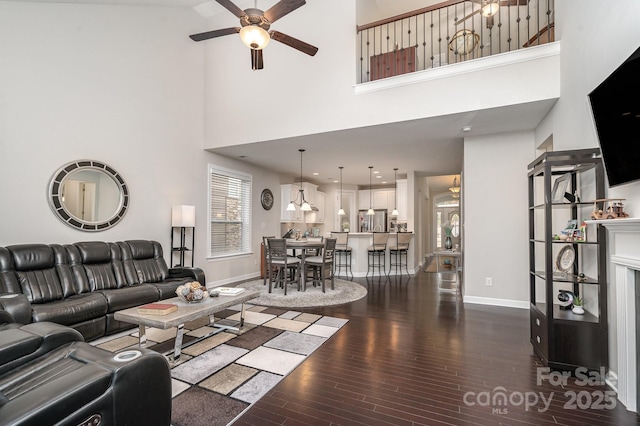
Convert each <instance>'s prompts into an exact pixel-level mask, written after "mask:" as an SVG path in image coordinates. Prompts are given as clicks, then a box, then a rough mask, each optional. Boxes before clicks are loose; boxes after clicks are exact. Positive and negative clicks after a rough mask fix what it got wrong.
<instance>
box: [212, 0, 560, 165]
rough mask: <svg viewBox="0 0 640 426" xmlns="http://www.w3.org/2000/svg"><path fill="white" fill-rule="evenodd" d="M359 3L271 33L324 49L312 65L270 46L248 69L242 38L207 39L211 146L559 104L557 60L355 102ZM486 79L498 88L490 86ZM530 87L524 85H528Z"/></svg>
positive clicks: (330, 3)
mask: <svg viewBox="0 0 640 426" xmlns="http://www.w3.org/2000/svg"><path fill="white" fill-rule="evenodd" d="M355 2H356V0H322V1H312V2H307V4H306V5H305V6H304V7H301V8H300V9H298V10H296V11H294V12H293V13H292V14H291V15H287V16H286V17H284V18H282V19H281V20H279V21H277V22H276V23H275V24H274V25H273V28H274V29H277V30H278V31H282V32H285V33H287V34H290V35H292V36H294V37H298V38H301V39H302V40H304V41H306V42H308V43H311V44H313V45H315V46H317V47H318V48H319V51H318V53H317V54H316V56H314V57H310V56H308V55H305V54H302V53H300V52H298V51H296V50H294V49H292V48H290V47H288V46H284V45H282V44H281V43H277V42H271V43H270V44H269V46H267V48H266V49H265V50H264V61H265V65H264V66H265V68H264V69H263V70H260V71H251V69H250V61H249V52H248V51H247V49H246V48H243V46H242V43H241V42H240V40H239V37H234V36H226V37H222V38H218V39H216V40H210V41H207V42H206V44H204V46H205V50H206V57H207V78H208V79H209V78H210V80H209V81H211V82H212V84H210V85H207V92H206V104H207V109H206V111H205V112H206V117H207V120H206V123H205V142H204V144H205V147H207V148H215V147H221V146H229V145H238V144H244V143H249V142H260V141H268V140H273V139H280V138H288V137H295V136H299V135H307V134H315V133H322V132H328V131H335V130H343V129H350V128H357V127H362V126H372V125H377V124H383V123H392V122H397V121H405V120H412V119H420V118H424V117H435V116H441V115H446V114H454V113H460V112H467V111H476V110H479V109H484V108H492V107H499V106H504V105H513V104H519V103H525V102H532V101H536V100H547V99H555V98H556V97H557V93H558V91H559V88H558V85H557V81H558V79H557V78H555V76H556V75H557V73H556V70H557V65H558V61H559V60H558V58H557V56H549V57H546V58H542V59H536V60H535V61H523V62H519V63H515V64H511V65H507V66H502V67H498V68H495V67H493V68H490V69H484V70H482V71H477V72H473V73H464V74H458V75H448V76H446V78H437V79H432V80H430V81H425V82H422V83H418V84H410V85H407V86H403V87H397V88H394V89H391V90H377V91H372V92H369V93H360V94H355V90H354V85H355V81H356V60H355V56H356V54H355V52H356V48H355V46H356V31H355V25H354V22H355V19H356V17H355V9H356V8H355ZM336 11H339V12H336ZM228 15H230V16H231V20H230V21H226V20H225V21H224V22H221V21H220V20H216V21H212V22H211V23H210V24H209V27H211V28H218V25H220V26H222V25H224V26H228V25H235V24H234V23H233V15H231V14H228ZM308 22H322V23H327V25H328V27H327V25H307V24H308ZM485 59H491V58H485ZM482 60H483V59H480V61H482ZM493 60H495V58H494V59H493ZM222 65H224V66H222ZM229 67H232V68H231V69H233V72H231V71H230V68H229ZM432 71H434V70H427V71H422V73H430V72H432ZM416 74H419V73H416ZM423 75H424V74H423ZM430 75H433V73H431V74H430ZM488 81H491V82H494V81H499V82H500V84H498V85H494V84H487V82H488ZM523 81H526V84H524V85H523V84H522V82H523ZM375 84H376V82H373V83H367V84H364V85H359V86H361V88H362V87H367V85H369V86H368V87H371V85H375ZM469 93H473V96H469ZM275 106H277V107H275ZM240 111H241V112H242V114H239V113H238V112H240ZM336 167H337V164H336Z"/></svg>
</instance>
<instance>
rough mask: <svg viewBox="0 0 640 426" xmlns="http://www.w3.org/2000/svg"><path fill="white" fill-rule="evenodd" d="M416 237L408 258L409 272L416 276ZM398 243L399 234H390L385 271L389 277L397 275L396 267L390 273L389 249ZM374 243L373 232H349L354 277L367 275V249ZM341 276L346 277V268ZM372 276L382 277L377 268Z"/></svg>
mask: <svg viewBox="0 0 640 426" xmlns="http://www.w3.org/2000/svg"><path fill="white" fill-rule="evenodd" d="M330 236H331V233H328V234H327V237H330ZM414 240H415V235H412V236H411V243H410V244H409V253H408V256H407V263H408V264H407V269H408V270H409V274H411V275H414V274H415V271H416V265H415V261H414V257H415V256H414V246H415V241H414ZM396 242H397V234H396V233H395V232H392V233H389V241H388V242H387V250H386V253H385V269H386V271H387V273H389V275H396V268H395V266H394V267H393V269H392V270H391V271H390V272H389V268H390V267H391V262H390V259H389V247H391V246H395V245H396ZM372 243H373V233H372V232H349V247H351V270H352V272H353V276H354V277H364V276H366V275H367V266H368V263H367V247H369V246H370V245H371V244H372ZM404 269H405V268H404V267H403V268H402V273H403V274H405V275H406V274H407V272H406V271H405V270H404ZM341 274H342V275H344V268H343V269H342V271H341ZM397 274H398V275H400V267H399V266H398V272H397ZM372 275H375V276H377V275H380V274H379V273H378V269H377V268H376V270H375V273H370V274H369V276H372Z"/></svg>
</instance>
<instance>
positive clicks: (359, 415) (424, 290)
mask: <svg viewBox="0 0 640 426" xmlns="http://www.w3.org/2000/svg"><path fill="white" fill-rule="evenodd" d="M355 281H357V282H359V283H361V284H363V285H365V286H366V287H367V288H368V294H367V296H366V298H364V299H361V300H359V301H357V302H355V303H351V304H348V305H344V306H337V307H329V308H322V309H312V310H305V311H306V312H314V313H319V314H323V315H331V316H336V317H341V318H347V319H349V322H348V324H347V325H346V326H345V327H343V328H342V329H341V330H340V331H339V332H338V333H337V334H336V335H334V336H333V337H332V338H331V339H330V340H329V341H328V342H327V343H325V344H324V345H322V346H321V347H320V349H318V350H317V351H316V352H315V353H314V354H313V355H311V356H310V357H309V359H308V360H306V361H305V362H304V363H303V364H302V365H300V366H299V367H298V368H297V369H296V370H294V371H293V372H292V373H291V374H290V375H289V376H287V377H286V378H284V379H283V380H282V381H281V382H280V383H279V384H278V385H277V386H275V387H274V388H273V389H272V390H271V391H270V392H269V393H268V394H266V395H265V396H264V397H262V398H261V399H260V400H259V401H258V402H257V403H255V404H254V405H253V406H251V407H250V408H249V409H248V410H247V411H246V412H245V413H244V414H243V415H242V416H240V417H239V418H238V419H237V420H236V421H235V422H234V423H233V424H234V426H238V425H261V426H262V425H269V424H273V425H276V424H278V425H438V424H450V425H475V424H477V425H498V424H505V425H524V424H527V425H551V424H553V425H558V424H561V425H636V424H640V422H639V419H640V417H638V416H637V415H635V414H633V413H629V412H627V411H626V409H625V408H624V406H623V405H622V404H620V403H619V402H618V401H617V400H615V399H613V401H612V400H611V399H610V398H608V394H607V392H608V391H610V388H608V387H607V386H606V385H596V384H593V383H592V384H589V385H587V384H582V383H576V379H575V378H570V379H568V380H567V381H566V382H567V383H566V384H564V385H563V384H561V383H559V382H561V380H558V381H557V382H555V383H550V382H549V381H548V380H543V381H542V383H541V384H537V383H536V382H537V379H538V377H537V368H538V367H542V365H541V363H540V360H539V359H538V358H537V357H536V356H535V355H534V354H533V350H532V347H531V344H530V343H529V312H528V311H527V310H523V309H513V308H501V307H492V306H482V305H473V304H466V305H465V304H463V303H462V299H461V297H460V295H459V294H456V293H453V292H450V291H443V290H440V289H439V288H438V287H439V281H438V274H435V273H427V272H423V271H420V272H419V273H418V274H417V275H416V276H415V277H411V278H408V277H407V276H406V275H404V276H403V277H402V278H400V277H391V278H390V279H389V281H386V282H385V280H384V279H378V278H375V279H373V280H371V279H370V280H369V281H368V282H367V280H366V279H364V278H358V279H356V280H355ZM554 378H555V379H560V378H559V377H558V376H557V375H554ZM501 395H503V396H504V397H505V398H506V402H504V403H502V402H503V400H502V399H500V396H501ZM614 398H615V396H614ZM501 403H502V404H501ZM614 403H615V406H614V407H611V406H612V405H614Z"/></svg>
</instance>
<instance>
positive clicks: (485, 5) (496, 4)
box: [480, 0, 500, 18]
mask: <svg viewBox="0 0 640 426" xmlns="http://www.w3.org/2000/svg"><path fill="white" fill-rule="evenodd" d="M499 8H500V0H482V7H481V9H480V14H481V15H482V16H484V17H485V18H490V17H491V16H493V15H495V14H496V13H498V9H499Z"/></svg>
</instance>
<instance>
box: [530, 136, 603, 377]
mask: <svg viewBox="0 0 640 426" xmlns="http://www.w3.org/2000/svg"><path fill="white" fill-rule="evenodd" d="M528 182H529V292H530V321H531V322H530V333H531V334H530V337H531V344H532V345H533V349H534V352H535V353H536V355H538V356H539V357H540V359H541V360H542V362H543V363H544V365H546V366H549V367H551V368H552V369H555V370H565V371H567V370H568V371H572V370H575V369H576V368H578V367H586V368H587V369H589V370H593V371H598V370H599V369H600V367H604V368H607V367H608V363H609V358H608V331H607V330H608V329H607V271H606V262H607V260H606V258H607V247H606V245H607V242H606V230H605V228H604V226H603V225H601V224H591V225H585V226H584V227H583V226H581V225H582V223H583V222H584V221H585V220H588V219H589V218H590V216H591V212H592V210H593V203H594V200H597V199H601V198H604V196H605V191H604V168H603V164H602V159H601V157H600V150H599V149H597V148H596V149H583V150H574V151H555V152H546V153H544V154H542V155H541V156H540V157H538V158H537V159H536V160H535V161H533V162H532V163H531V164H529V172H528ZM567 292H570V293H567ZM574 295H575V296H580V297H581V298H583V299H584V313H583V314H579V313H576V312H575V311H574V310H572V309H571V304H570V302H571V300H572V298H573V297H574Z"/></svg>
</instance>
